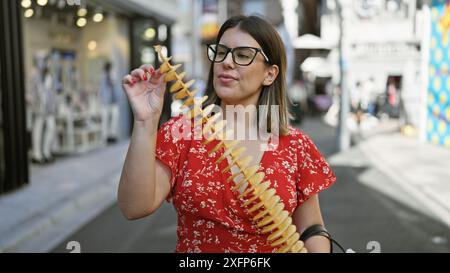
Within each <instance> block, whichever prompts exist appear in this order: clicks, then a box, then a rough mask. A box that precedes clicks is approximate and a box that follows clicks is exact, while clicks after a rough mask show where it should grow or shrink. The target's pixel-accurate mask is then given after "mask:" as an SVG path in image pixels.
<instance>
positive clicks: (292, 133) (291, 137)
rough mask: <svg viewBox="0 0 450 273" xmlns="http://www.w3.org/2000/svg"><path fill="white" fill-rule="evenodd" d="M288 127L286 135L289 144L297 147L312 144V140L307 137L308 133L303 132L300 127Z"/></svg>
mask: <svg viewBox="0 0 450 273" xmlns="http://www.w3.org/2000/svg"><path fill="white" fill-rule="evenodd" d="M288 129H289V131H288V135H287V136H286V137H287V139H288V141H289V143H290V144H291V145H294V146H296V147H298V148H304V147H309V146H310V145H311V144H313V141H312V139H311V138H310V137H309V135H308V134H307V133H305V132H303V131H302V130H301V129H299V128H296V127H293V126H291V125H290V126H289V127H288Z"/></svg>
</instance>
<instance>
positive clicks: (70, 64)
mask: <svg viewBox="0 0 450 273" xmlns="http://www.w3.org/2000/svg"><path fill="white" fill-rule="evenodd" d="M168 2H171V1H168ZM75 4H76V3H75ZM153 9H154V5H152V4H151V3H148V2H147V1H139V0H130V1H127V2H126V3H125V2H123V1H116V0H111V1H97V0H87V1H80V5H73V3H72V2H70V3H69V2H68V1H51V0H48V1H34V0H33V1H31V0H21V1H2V4H1V15H2V17H1V18H2V19H1V20H2V22H1V26H2V27H1V28H2V29H1V34H2V37H9V39H8V38H6V39H2V41H1V42H0V45H1V56H0V60H1V69H0V73H1V74H0V75H1V81H0V82H1V89H0V90H1V94H2V96H1V100H2V104H1V105H2V109H1V110H2V112H1V115H0V149H1V150H0V152H1V155H0V176H1V178H2V180H1V183H0V185H1V187H0V193H1V192H6V191H9V190H11V189H14V188H17V187H18V186H20V185H21V184H24V183H27V181H28V180H29V177H28V167H29V164H30V163H31V164H35V163H36V164H49V163H52V162H53V161H54V160H58V159H59V158H60V157H67V156H71V155H73V154H80V153H84V152H87V151H90V150H93V149H97V148H100V147H105V146H106V145H108V144H109V143H111V142H115V141H117V140H120V139H124V138H126V137H128V136H129V133H130V125H131V120H132V117H131V114H130V110H129V105H128V102H127V99H126V96H125V94H124V92H123V91H122V87H121V79H122V77H123V75H125V74H127V73H129V71H130V69H131V68H133V67H139V66H140V65H141V64H143V63H150V64H153V65H155V66H157V65H158V59H157V55H156V53H155V52H154V51H153V45H155V44H162V45H163V46H164V47H165V48H166V50H167V52H168V54H170V51H171V47H170V32H171V24H172V23H173V22H174V21H173V20H171V19H168V18H167V17H165V16H161V15H160V14H159V13H158V11H154V10H153ZM12 64H14V65H12ZM107 71H109V72H107ZM108 75H109V76H108Z"/></svg>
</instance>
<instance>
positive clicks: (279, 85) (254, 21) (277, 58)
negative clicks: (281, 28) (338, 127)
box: [204, 15, 289, 135]
mask: <svg viewBox="0 0 450 273" xmlns="http://www.w3.org/2000/svg"><path fill="white" fill-rule="evenodd" d="M234 27H238V28H239V29H240V30H242V31H245V32H246V33H248V34H249V35H250V36H252V37H253V39H255V40H256V41H257V42H258V44H259V45H260V46H261V48H262V50H263V51H264V53H265V54H266V55H267V57H268V59H269V65H277V66H278V68H279V73H278V76H277V78H276V79H275V81H274V82H273V83H272V84H271V85H270V86H263V88H262V90H261V94H260V96H259V99H258V103H257V105H256V107H258V106H259V105H266V106H268V107H269V111H267V112H266V116H265V117H262V118H265V119H266V120H267V129H268V131H269V132H271V124H270V121H271V120H272V117H271V111H270V106H272V105H278V106H279V116H278V120H279V122H280V124H279V130H280V134H281V135H287V134H288V132H289V129H288V126H289V120H288V119H289V112H288V106H287V105H288V104H287V103H288V102H287V99H286V97H287V94H286V77H285V75H286V52H285V48H284V44H283V41H282V39H281V37H280V35H279V34H278V32H277V30H276V29H275V28H274V27H273V26H272V25H271V24H269V23H268V22H267V21H265V20H264V19H262V18H260V17H258V16H243V15H238V16H233V17H231V18H229V19H228V20H227V21H226V22H225V23H224V24H223V25H222V27H221V28H220V30H219V33H218V35H217V39H216V43H219V41H220V39H221V38H222V36H223V34H224V33H225V31H226V30H228V29H230V28H234ZM213 68H214V63H211V66H210V69H209V76H208V82H207V87H206V94H207V95H208V100H207V101H206V102H205V104H204V106H207V105H210V104H216V105H220V103H221V100H220V98H219V97H218V96H217V94H216V92H215V90H214V86H213V75H214V74H213ZM259 118H260V117H259V112H258V124H259Z"/></svg>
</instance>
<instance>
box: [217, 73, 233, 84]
mask: <svg viewBox="0 0 450 273" xmlns="http://www.w3.org/2000/svg"><path fill="white" fill-rule="evenodd" d="M218 78H219V81H220V82H221V83H222V84H230V83H232V82H234V81H236V80H237V79H236V78H235V77H233V76H230V75H224V74H220V75H219V77H218Z"/></svg>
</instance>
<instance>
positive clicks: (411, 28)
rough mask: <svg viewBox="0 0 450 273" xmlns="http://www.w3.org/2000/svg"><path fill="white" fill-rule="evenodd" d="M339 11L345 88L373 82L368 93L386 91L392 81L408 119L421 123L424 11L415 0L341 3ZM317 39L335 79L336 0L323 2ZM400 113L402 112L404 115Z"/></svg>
mask: <svg viewBox="0 0 450 273" xmlns="http://www.w3.org/2000/svg"><path fill="white" fill-rule="evenodd" d="M340 2H341V3H342V5H343V6H342V10H343V18H344V21H343V22H344V23H343V28H344V31H343V41H342V42H343V44H344V47H345V48H346V50H345V53H344V54H345V55H344V56H345V57H344V58H345V60H344V64H345V66H346V68H347V77H348V78H347V80H348V88H353V87H354V86H355V85H356V83H357V82H361V83H364V82H366V81H368V80H372V82H373V83H372V87H373V88H371V89H372V91H371V93H372V94H371V97H372V98H373V97H376V96H377V95H379V94H380V95H381V94H386V88H387V84H388V81H389V80H390V79H391V80H392V81H394V82H395V83H396V85H397V86H398V88H399V90H400V97H399V98H401V99H400V101H401V102H402V103H403V107H404V109H405V111H404V113H406V122H408V123H410V124H412V125H413V126H415V127H416V128H418V127H419V123H420V114H419V111H417V109H419V105H420V91H421V78H420V69H421V53H420V45H421V37H422V33H423V30H422V26H423V22H422V14H421V12H420V11H418V10H417V8H416V6H417V1H416V0H358V1H346V0H342V1H340ZM322 3H323V5H322V7H321V22H320V23H321V35H320V36H321V39H322V41H323V43H324V44H326V45H328V46H329V47H331V48H332V50H331V53H330V54H329V56H328V61H329V63H331V64H332V66H333V70H332V72H331V74H332V75H331V76H332V79H333V82H334V83H339V80H340V79H339V59H338V58H339V54H338V43H339V36H340V28H339V16H338V14H337V3H336V0H327V1H322ZM402 116H404V115H402Z"/></svg>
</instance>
